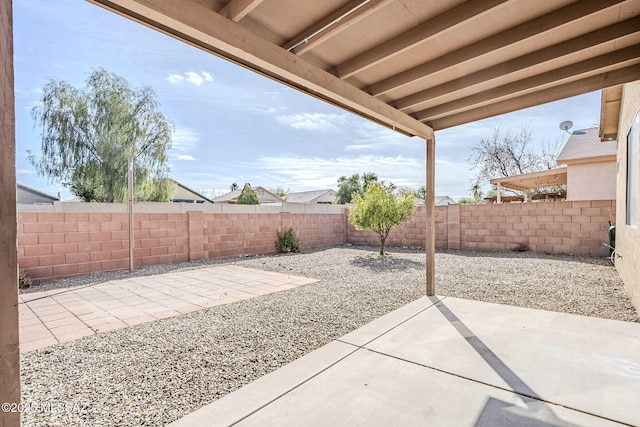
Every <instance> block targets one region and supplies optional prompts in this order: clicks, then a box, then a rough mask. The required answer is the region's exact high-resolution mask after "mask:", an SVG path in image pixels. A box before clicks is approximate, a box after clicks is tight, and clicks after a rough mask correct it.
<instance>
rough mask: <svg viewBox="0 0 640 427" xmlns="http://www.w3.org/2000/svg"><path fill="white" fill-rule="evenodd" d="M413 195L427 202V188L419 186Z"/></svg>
mask: <svg viewBox="0 0 640 427" xmlns="http://www.w3.org/2000/svg"><path fill="white" fill-rule="evenodd" d="M413 195H414V196H416V197H417V198H418V199H421V200H427V187H426V186H424V185H423V186H421V187H420V188H418V189H417V190H416V191H414V192H413Z"/></svg>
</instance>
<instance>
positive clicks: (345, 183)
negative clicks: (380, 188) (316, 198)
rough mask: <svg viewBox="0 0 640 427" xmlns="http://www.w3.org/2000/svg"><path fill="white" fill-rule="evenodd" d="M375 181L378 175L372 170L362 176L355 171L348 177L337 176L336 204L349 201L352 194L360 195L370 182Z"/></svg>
mask: <svg viewBox="0 0 640 427" xmlns="http://www.w3.org/2000/svg"><path fill="white" fill-rule="evenodd" d="M377 182H378V176H377V175H376V174H375V173H373V172H367V173H364V174H362V176H360V175H359V174H357V173H356V174H353V175H351V176H350V177H349V178H347V177H346V176H344V175H343V176H341V177H340V178H338V193H337V194H336V199H335V202H336V203H337V204H345V203H351V201H352V198H353V195H354V194H359V195H360V196H362V195H363V194H364V193H365V192H366V191H367V189H368V188H369V186H370V185H371V184H373V183H377Z"/></svg>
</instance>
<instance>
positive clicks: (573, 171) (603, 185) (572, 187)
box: [567, 160, 616, 201]
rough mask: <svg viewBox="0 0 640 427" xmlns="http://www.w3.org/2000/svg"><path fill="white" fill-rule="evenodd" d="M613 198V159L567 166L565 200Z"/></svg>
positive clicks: (614, 179) (614, 168) (614, 191)
mask: <svg viewBox="0 0 640 427" xmlns="http://www.w3.org/2000/svg"><path fill="white" fill-rule="evenodd" d="M615 198H616V162H615V160H613V161H610V162H598V163H579V164H572V165H568V166H567V200H569V201H573V200H614V199H615Z"/></svg>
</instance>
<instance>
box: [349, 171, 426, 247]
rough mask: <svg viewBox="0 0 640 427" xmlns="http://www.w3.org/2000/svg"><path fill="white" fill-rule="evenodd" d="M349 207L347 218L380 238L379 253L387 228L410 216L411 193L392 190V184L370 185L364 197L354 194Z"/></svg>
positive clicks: (357, 226) (359, 228)
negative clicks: (353, 204) (398, 192)
mask: <svg viewBox="0 0 640 427" xmlns="http://www.w3.org/2000/svg"><path fill="white" fill-rule="evenodd" d="M353 203H355V206H352V207H351V208H350V209H349V221H351V223H352V224H353V225H354V226H355V227H356V229H358V230H372V231H374V232H375V233H376V234H377V235H378V239H379V240H380V255H384V244H385V241H386V240H387V237H388V236H389V232H390V231H391V229H392V228H393V227H395V226H397V225H399V224H401V223H403V222H405V221H409V220H410V219H411V218H412V217H413V213H414V209H415V207H414V204H413V194H411V193H406V192H405V193H402V194H397V193H396V192H395V186H393V185H387V186H385V185H383V184H377V183H375V184H371V185H369V187H368V188H367V191H366V192H365V193H364V196H360V195H359V194H355V195H354V197H353Z"/></svg>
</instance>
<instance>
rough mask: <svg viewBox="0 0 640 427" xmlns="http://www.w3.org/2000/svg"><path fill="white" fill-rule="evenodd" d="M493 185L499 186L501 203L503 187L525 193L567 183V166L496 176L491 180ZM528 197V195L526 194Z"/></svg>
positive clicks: (498, 191)
mask: <svg viewBox="0 0 640 427" xmlns="http://www.w3.org/2000/svg"><path fill="white" fill-rule="evenodd" d="M489 182H490V183H491V184H492V185H495V186H497V188H498V190H497V194H498V200H497V202H498V203H500V202H501V199H502V197H501V196H502V195H501V190H502V188H509V189H511V190H516V191H522V192H524V193H525V194H526V193H527V192H528V191H530V190H535V189H536V188H544V187H555V186H557V185H563V184H566V183H567V168H566V167H561V168H557V169H548V170H546V171H542V172H533V173H525V174H522V175H514V176H507V177H501V178H494V179H492V180H491V181H489ZM525 197H526V196H525Z"/></svg>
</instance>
